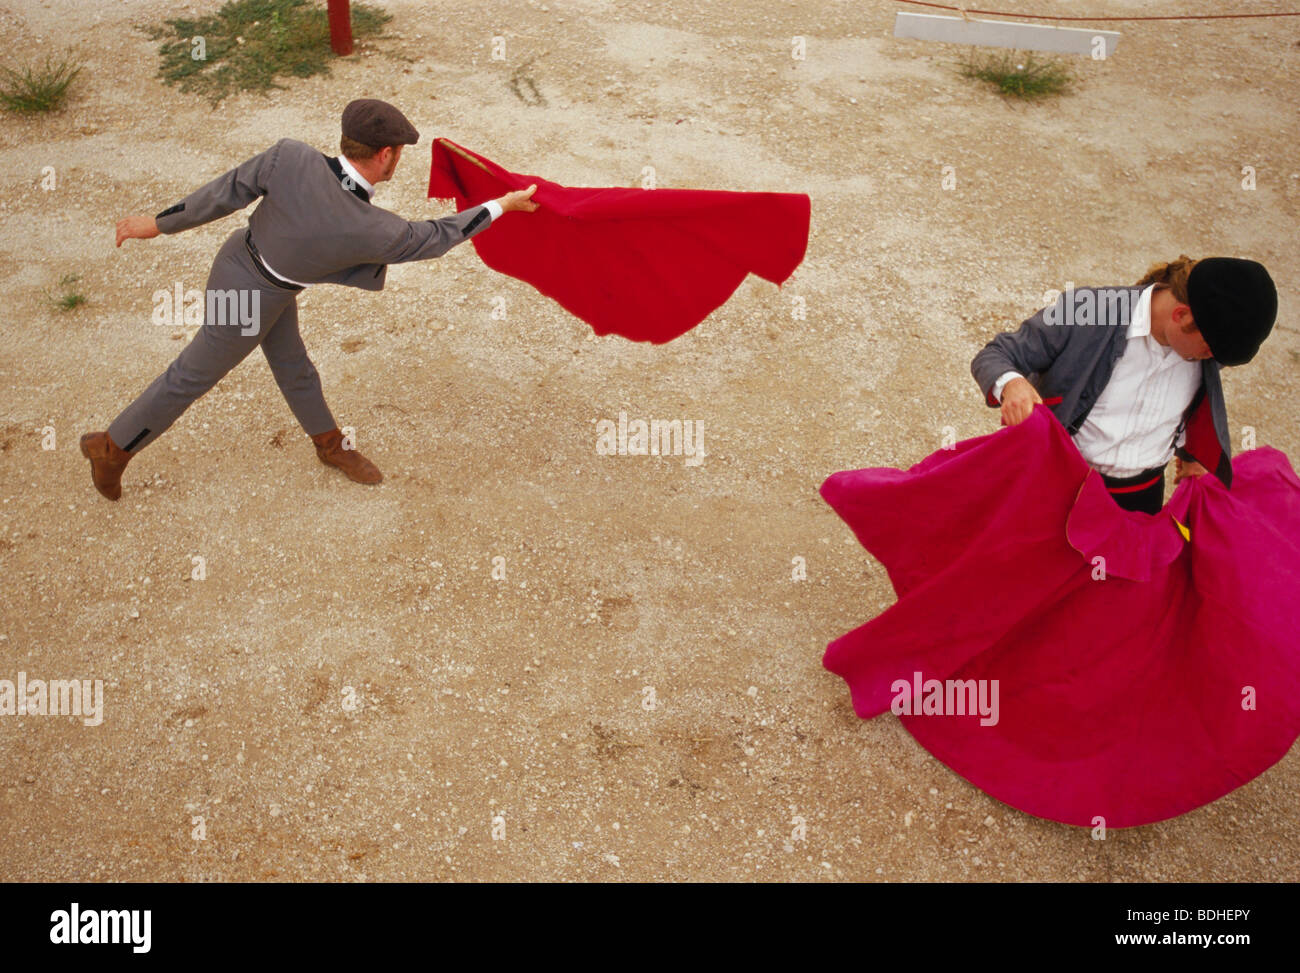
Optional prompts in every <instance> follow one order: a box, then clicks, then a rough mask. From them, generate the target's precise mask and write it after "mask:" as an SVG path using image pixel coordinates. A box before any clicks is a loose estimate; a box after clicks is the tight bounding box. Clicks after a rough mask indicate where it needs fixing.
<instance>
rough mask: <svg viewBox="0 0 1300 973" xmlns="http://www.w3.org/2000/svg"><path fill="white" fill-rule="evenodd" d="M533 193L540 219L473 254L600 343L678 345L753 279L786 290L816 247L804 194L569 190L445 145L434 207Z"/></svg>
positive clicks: (513, 218) (495, 232)
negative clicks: (587, 328)
mask: <svg viewBox="0 0 1300 973" xmlns="http://www.w3.org/2000/svg"><path fill="white" fill-rule="evenodd" d="M533 183H536V184H537V191H536V192H535V193H534V194H533V197H532V198H533V202H535V203H537V204H538V205H539V208H538V209H537V210H536V211H534V212H531V213H507V214H505V215H504V216H502V217H501V219H500V220H499V222H498V224H497V225H494V226H493V227H492V228H491V229H490V230H487V231H484V232H482V233H478V234H476V235H475V236H473V237H472V238H471V242H472V243H473V244H474V249H475V250H477V251H478V255H479V257H481V258H482V260H483V262H484V263H485V264H487V265H488V266H489V267H491V268H492V269H493V270H495V271H497V272H499V273H502V274H509V275H510V276H511V277H516V278H518V279H519V280H522V281H526V282H527V283H529V284H532V285H533V287H535V288H537V290H539V291H541V292H542V293H543V294H545V295H546V296H547V297H550V298H553V299H554V300H556V301H558V302H559V303H560V304H561V305H563V306H564V307H565V308H566V309H567V310H569V311H570V312H572V313H573V314H575V315H577V316H578V317H580V318H581V319H582V320H584V321H586V322H587V323H588V324H590V325H591V326H592V328H593V329H594V330H595V332H596V334H600V335H603V334H618V335H622V336H623V337H625V338H631V339H632V340H633V341H651V342H655V343H662V342H665V341H671V340H672V339H673V338H676V337H678V336H679V335H681V334H683V333H685V332H687V331H689V330H690V329H691V328H693V327H695V325H697V324H699V323H700V322H701V321H703V320H704V319H705V318H706V317H708V315H709V313H710V312H712V311H713V310H714V309H715V308H717V307H719V306H721V305H722V304H723V302H725V301H726V300H727V298H729V297H730V296H731V295H732V293H733V292H734V291H735V289H736V288H737V287H739V286H740V282H741V281H742V280H744V279H745V275H746V274H748V273H750V272H753V273H755V274H758V275H759V276H760V277H763V278H765V279H767V280H770V281H771V282H772V283H774V284H776V285H778V286H779V285H780V284H782V283H783V282H784V281H785V280H786V279H787V278H788V277H789V276H790V275H791V274H792V273H794V271H795V268H796V267H798V266H799V264H800V263H801V262H802V260H803V256H804V250H805V249H806V247H807V245H808V224H809V213H810V201H809V199H808V197H807V196H806V195H804V194H801V193H742V192H725V191H721V190H703V189H625V188H619V187H612V188H595V189H591V188H569V187H566V186H561V185H559V184H558V183H554V182H550V181H548V180H546V179H542V178H540V177H538V176H524V175H517V174H516V173H513V172H507V171H506V170H505V169H502V168H501V167H500V166H498V165H497V164H496V163H494V162H490V161H489V160H487V159H485V158H483V156H481V155H476V154H475V153H473V152H470V151H469V150H468V149H465V148H463V147H462V146H459V145H457V144H456V143H455V142H452V141H451V140H450V139H435V140H434V143H433V165H432V168H431V170H430V173H429V196H430V197H431V198H437V199H455V201H456V205H457V207H458V208H460V209H465V208H467V207H469V206H475V205H477V204H479V203H482V202H485V201H487V200H489V199H495V198H497V197H499V196H503V195H505V194H506V193H508V192H510V191H512V190H515V189H527V188H528V187H529V186H530V185H532V184H533Z"/></svg>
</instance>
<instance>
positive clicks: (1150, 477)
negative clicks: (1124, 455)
mask: <svg viewBox="0 0 1300 973" xmlns="http://www.w3.org/2000/svg"><path fill="white" fill-rule="evenodd" d="M1168 465H1169V464H1168V463H1165V464H1164V466H1153V467H1151V469H1149V470H1143V471H1142V472H1141V473H1136V474H1134V475H1133V476H1107V475H1106V474H1105V473H1101V474H1099V475H1100V476H1101V482H1102V483H1104V484H1105V485H1106V490H1107V491H1108V492H1110V493H1137V492H1138V491H1139V490H1146V489H1149V488H1151V487H1153V486H1154V485H1155V484H1156V483H1161V484H1163V483H1164V479H1165V466H1168Z"/></svg>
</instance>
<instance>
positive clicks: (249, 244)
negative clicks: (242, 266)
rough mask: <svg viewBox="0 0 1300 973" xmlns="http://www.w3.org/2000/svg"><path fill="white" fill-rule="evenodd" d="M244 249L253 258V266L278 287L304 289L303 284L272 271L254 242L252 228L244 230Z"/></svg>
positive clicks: (291, 289) (289, 289)
mask: <svg viewBox="0 0 1300 973" xmlns="http://www.w3.org/2000/svg"><path fill="white" fill-rule="evenodd" d="M244 249H246V250H247V251H248V255H249V256H250V257H252V258H253V266H254V267H256V268H257V272H258V273H259V274H261V275H262V276H263V277H265V278H266V279H267V280H268V281H270V282H271V283H272V284H274V285H275V286H276V287H283V288H284V289H285V290H288V291H300V290H302V285H301V284H290V283H289V282H288V281H287V280H281V279H280V278H279V277H277V276H275V274H273V273H271V268H269V267H268V266H267V265H266V261H264V260H263V259H262V255H261V254H260V253H258V252H257V247H256V246H255V245H254V244H253V231H252V230H251V229H248V230H245V231H244Z"/></svg>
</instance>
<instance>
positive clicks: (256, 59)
mask: <svg viewBox="0 0 1300 973" xmlns="http://www.w3.org/2000/svg"><path fill="white" fill-rule="evenodd" d="M392 19H393V18H392V15H391V14H389V13H386V12H385V11H383V10H382V9H380V8H379V7H374V6H371V5H370V4H367V3H353V4H352V37H353V39H354V40H356V41H360V40H361V39H362V38H365V37H372V36H379V35H381V33H382V31H383V26H384V24H386V23H387V22H388V21H390V20H392ZM166 24H167V26H166V27H146V28H144V30H145V32H146V33H147V34H148V35H149V36H150V37H151V38H153V39H154V40H162V39H164V38H165V39H166V40H165V41H164V43H163V44H162V46H161V47H160V48H159V49H158V53H159V55H160V56H161V58H162V65H161V67H160V68H159V70H158V76H159V77H161V78H162V79H163V81H165V82H166V83H167V84H172V85H175V84H178V85H180V89H181V91H186V92H190V91H193V92H196V93H198V94H202V95H205V96H207V99H208V101H209V102H211V103H212V105H213V106H216V105H217V104H219V103H220V102H221V101H222V99H224V98H226V97H227V96H229V95H232V94H234V93H235V92H237V91H260V92H263V93H266V92H268V91H269V90H270V89H271V88H283V87H284V85H282V84H279V83H278V82H277V81H276V78H277V77H281V76H285V77H294V78H309V77H311V76H312V75H314V74H328V73H329V61H330V60H331V59H332V58H333V57H334V56H335V55H334V52H333V51H332V50H330V28H329V17H328V15H327V14H326V11H325V7H324V5H323V4H320V5H317V4H314V3H311V2H309V0H230V2H228V3H227V4H225V6H223V7H221V9H219V10H217V11H216V12H215V13H213V14H209V15H208V16H206V17H198V18H195V19H190V18H185V17H178V18H175V19H172V20H168V21H166ZM200 55H201V56H200Z"/></svg>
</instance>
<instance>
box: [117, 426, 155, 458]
mask: <svg viewBox="0 0 1300 973" xmlns="http://www.w3.org/2000/svg"><path fill="white" fill-rule="evenodd" d="M147 435H149V430H148V429H141V430H140V433H139V435H137V436H136V437H135V438H134V439H132V440H131V441H130V442H129V443H127V444H126V445H125V446H123V447H122V452H124V453H129V452H131V450H132V449H134V448H135V444H136V443H138V442H139V441H140V440H142V439H144V437H145V436H147Z"/></svg>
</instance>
